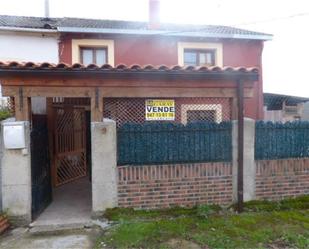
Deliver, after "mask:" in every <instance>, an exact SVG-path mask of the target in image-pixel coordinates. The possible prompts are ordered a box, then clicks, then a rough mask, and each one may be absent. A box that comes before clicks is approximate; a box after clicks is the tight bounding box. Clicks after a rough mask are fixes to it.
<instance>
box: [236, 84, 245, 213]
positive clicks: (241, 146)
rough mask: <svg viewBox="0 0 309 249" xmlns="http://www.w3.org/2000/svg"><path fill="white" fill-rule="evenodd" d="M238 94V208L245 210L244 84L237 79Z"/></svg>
mask: <svg viewBox="0 0 309 249" xmlns="http://www.w3.org/2000/svg"><path fill="white" fill-rule="evenodd" d="M237 93H238V94H237V95H238V98H237V100H238V170H237V171H238V172H237V210H238V212H242V211H243V202H244V195H243V188H244V183H243V175H244V172H243V170H244V84H243V81H242V80H237Z"/></svg>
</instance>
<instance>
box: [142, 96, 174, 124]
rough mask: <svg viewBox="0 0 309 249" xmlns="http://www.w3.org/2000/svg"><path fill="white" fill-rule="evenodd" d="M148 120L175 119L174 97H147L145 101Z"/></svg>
mask: <svg viewBox="0 0 309 249" xmlns="http://www.w3.org/2000/svg"><path fill="white" fill-rule="evenodd" d="M145 108H146V110H145V113H146V117H145V118H146V120H147V121H151V120H171V121H173V120H175V101H174V100H173V99H147V100H146V101H145Z"/></svg>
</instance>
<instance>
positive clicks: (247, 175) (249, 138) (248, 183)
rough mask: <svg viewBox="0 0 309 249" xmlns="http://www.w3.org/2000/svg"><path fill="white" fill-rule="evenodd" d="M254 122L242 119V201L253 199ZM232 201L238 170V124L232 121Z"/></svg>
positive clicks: (235, 195)
mask: <svg viewBox="0 0 309 249" xmlns="http://www.w3.org/2000/svg"><path fill="white" fill-rule="evenodd" d="M254 141H255V121H254V120H253V119H250V118H245V119H244V201H250V200H253V199H255V163H254ZM232 146H233V201H234V202H236V201H237V168H238V122H237V121H233V128H232Z"/></svg>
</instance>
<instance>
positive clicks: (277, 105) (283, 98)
mask: <svg viewBox="0 0 309 249" xmlns="http://www.w3.org/2000/svg"><path fill="white" fill-rule="evenodd" d="M263 95H264V105H265V106H267V110H282V105H283V103H284V102H285V104H286V105H288V106H296V105H297V104H299V103H304V102H307V101H309V98H305V97H297V96H290V95H283V94H275V93H264V94H263Z"/></svg>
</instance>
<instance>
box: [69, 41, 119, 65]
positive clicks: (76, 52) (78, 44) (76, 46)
mask: <svg viewBox="0 0 309 249" xmlns="http://www.w3.org/2000/svg"><path fill="white" fill-rule="evenodd" d="M82 47H89V48H91V47H94V48H99V47H103V48H106V49H107V63H108V64H109V65H111V66H112V67H114V66H115V57H114V53H115V52H114V40H103V39H73V40H72V63H73V64H74V63H81V58H80V48H82Z"/></svg>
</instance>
